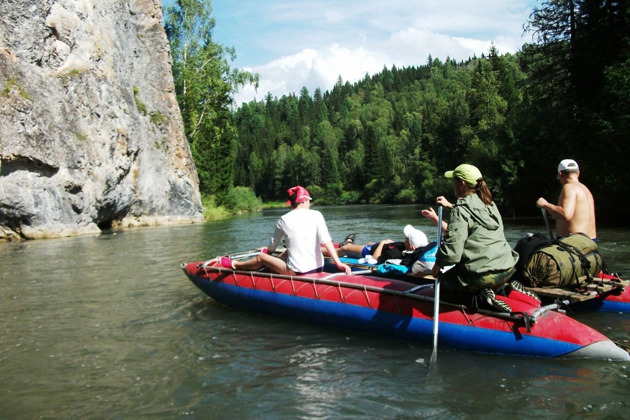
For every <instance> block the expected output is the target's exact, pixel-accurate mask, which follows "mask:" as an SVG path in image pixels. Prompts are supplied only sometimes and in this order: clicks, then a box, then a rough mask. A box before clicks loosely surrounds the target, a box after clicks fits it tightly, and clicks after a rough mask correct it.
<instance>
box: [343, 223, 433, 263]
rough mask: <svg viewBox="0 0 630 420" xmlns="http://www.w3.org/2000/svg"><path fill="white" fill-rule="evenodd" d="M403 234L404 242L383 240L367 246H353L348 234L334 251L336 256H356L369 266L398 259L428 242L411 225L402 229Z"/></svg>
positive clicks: (351, 235) (351, 238)
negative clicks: (406, 252) (404, 252)
mask: <svg viewBox="0 0 630 420" xmlns="http://www.w3.org/2000/svg"><path fill="white" fill-rule="evenodd" d="M403 233H404V234H405V241H404V242H394V241H393V240H391V239H383V240H381V241H379V242H368V243H367V244H364V245H361V244H355V243H354V239H355V235H354V234H350V235H348V236H347V237H346V239H345V241H344V242H342V243H340V244H339V248H337V249H336V251H337V255H338V256H343V255H356V256H360V257H359V258H365V259H366V262H368V263H370V264H376V263H379V264H381V263H383V262H385V261H386V260H388V259H399V258H401V257H402V255H403V251H413V250H415V249H416V248H421V247H424V246H427V245H428V244H429V241H428V239H427V236H426V235H425V234H424V232H422V231H421V230H419V229H416V228H414V227H413V226H411V225H407V226H405V228H404V229H403Z"/></svg>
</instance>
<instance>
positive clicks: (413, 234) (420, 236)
mask: <svg viewBox="0 0 630 420" xmlns="http://www.w3.org/2000/svg"><path fill="white" fill-rule="evenodd" d="M403 232H404V233H405V236H406V237H407V239H409V244H410V245H411V246H414V247H416V248H420V247H421V246H425V245H428V244H429V240H428V239H427V235H425V234H424V232H422V231H421V230H418V229H416V228H414V227H413V226H411V225H407V226H405V228H404V229H403Z"/></svg>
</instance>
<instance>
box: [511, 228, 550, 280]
mask: <svg viewBox="0 0 630 420" xmlns="http://www.w3.org/2000/svg"><path fill="white" fill-rule="evenodd" d="M549 244H551V241H549V238H548V237H547V236H546V235H543V234H542V233H526V234H525V236H524V237H522V238H521V239H519V240H518V242H517V243H516V245H515V246H514V251H516V252H517V253H518V261H517V262H516V269H517V270H519V271H521V270H522V269H523V266H524V265H525V264H526V263H527V262H528V261H529V259H530V257H531V255H532V252H534V251H536V250H537V249H538V248H541V247H543V246H547V245H549Z"/></svg>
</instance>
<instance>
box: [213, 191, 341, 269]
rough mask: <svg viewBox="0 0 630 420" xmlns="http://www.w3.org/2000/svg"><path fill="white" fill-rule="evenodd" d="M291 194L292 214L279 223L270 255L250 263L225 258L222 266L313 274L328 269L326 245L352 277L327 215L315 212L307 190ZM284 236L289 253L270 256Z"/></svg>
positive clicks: (262, 256)
mask: <svg viewBox="0 0 630 420" xmlns="http://www.w3.org/2000/svg"><path fill="white" fill-rule="evenodd" d="M287 193H288V194H289V200H288V201H287V206H291V211H290V212H288V213H286V214H285V215H283V216H282V217H281V218H280V219H279V220H278V223H277V224H276V228H275V230H274V233H273V236H272V237H271V240H270V242H269V246H268V247H267V252H263V253H261V254H259V255H258V256H256V257H254V258H252V259H251V260H247V261H232V260H231V259H229V258H227V257H223V258H221V264H222V265H223V266H224V267H226V268H233V269H235V270H248V271H249V270H258V269H260V268H262V267H268V268H269V269H270V270H271V271H273V272H275V273H279V274H288V275H301V274H311V273H316V272H321V271H322V269H323V267H324V256H323V255H322V251H321V246H320V244H322V246H324V248H325V249H326V250H327V251H328V252H329V253H330V255H331V256H332V258H333V261H334V262H335V265H336V266H337V268H338V269H339V270H341V271H344V272H346V273H347V274H349V273H350V271H351V269H350V267H349V266H348V265H346V264H343V263H342V262H341V261H340V260H339V257H337V253H336V252H335V248H334V246H333V243H332V239H331V237H330V234H329V233H328V227H327V226H326V221H325V220H324V216H322V214H321V213H320V212H319V211H317V210H311V208H310V207H311V195H310V194H309V193H308V191H307V190H306V188H304V187H301V186H299V185H297V186H295V187H292V188H289V189H288V190H287ZM283 237H284V238H285V243H286V252H284V253H282V255H280V257H274V256H272V255H270V253H271V252H273V251H275V250H276V248H277V247H278V245H279V244H280V241H281V240H282V238H283Z"/></svg>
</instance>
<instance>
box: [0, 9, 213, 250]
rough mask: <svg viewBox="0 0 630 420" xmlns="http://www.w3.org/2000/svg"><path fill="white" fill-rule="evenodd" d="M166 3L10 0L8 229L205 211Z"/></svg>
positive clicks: (0, 203) (4, 153)
mask: <svg viewBox="0 0 630 420" xmlns="http://www.w3.org/2000/svg"><path fill="white" fill-rule="evenodd" d="M160 6H161V2H160V0H129V1H119V0H98V1H96V0H63V1H53V0H17V1H3V2H0V239H11V238H20V237H22V238H44V237H58V236H70V235H79V234H87V233H97V232H100V231H101V230H102V229H108V228H111V227H126V226H139V225H153V224H164V223H191V222H199V221H202V220H203V214H202V206H201V199H200V194H199V180H198V177H197V173H196V169H195V165H194V162H193V160H192V156H191V153H190V147H189V145H188V142H187V140H186V137H185V135H184V131H183V124H182V120H181V114H180V111H179V107H178V105H177V101H176V98H175V89H174V84H173V77H172V73H171V64H172V60H171V55H170V47H169V44H168V40H167V38H166V35H165V33H164V30H163V27H162V13H161V8H160Z"/></svg>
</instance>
